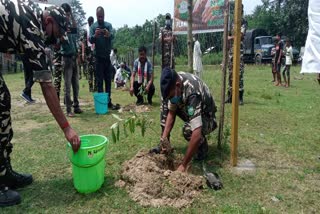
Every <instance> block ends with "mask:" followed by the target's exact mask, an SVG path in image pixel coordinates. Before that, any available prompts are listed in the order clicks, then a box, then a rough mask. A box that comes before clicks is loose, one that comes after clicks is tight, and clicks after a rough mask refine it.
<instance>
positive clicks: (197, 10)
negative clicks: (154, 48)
mask: <svg viewBox="0 0 320 214" xmlns="http://www.w3.org/2000/svg"><path fill="white" fill-rule="evenodd" d="M226 1H227V0H193V10H192V31H193V32H194V33H208V32H219V31H223V25H224V17H223V13H224V9H225V5H226ZM188 15H189V14H188V1H187V0H175V1H174V32H175V34H186V33H187V28H188V27H187V26H188V22H187V21H188Z"/></svg>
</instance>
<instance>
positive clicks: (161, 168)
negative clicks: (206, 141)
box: [116, 151, 205, 208]
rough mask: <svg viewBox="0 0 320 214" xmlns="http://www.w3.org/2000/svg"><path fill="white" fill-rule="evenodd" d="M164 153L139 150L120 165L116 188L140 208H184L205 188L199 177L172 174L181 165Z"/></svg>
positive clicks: (176, 158)
mask: <svg viewBox="0 0 320 214" xmlns="http://www.w3.org/2000/svg"><path fill="white" fill-rule="evenodd" d="M181 161H182V156H181V155H178V156H177V155H176V156H175V157H174V158H172V156H171V157H168V158H167V156H165V155H163V154H160V155H158V154H149V153H148V152H147V151H140V152H138V154H137V155H136V156H135V157H134V158H132V159H131V160H129V161H126V162H125V163H124V164H123V168H122V175H121V180H120V181H118V182H117V183H116V186H118V187H125V188H126V189H127V191H128V192H129V195H130V197H131V198H132V199H133V200H134V201H136V202H138V203H139V204H141V205H142V206H153V207H159V206H172V207H177V208H181V207H185V206H188V205H190V204H191V203H192V202H193V200H194V198H195V197H197V196H198V195H199V194H200V192H201V190H202V188H203V187H204V184H205V180H204V178H203V177H202V176H195V175H191V174H186V173H181V172H176V171H172V170H174V169H175V168H177V166H178V165H179V164H180V163H181Z"/></svg>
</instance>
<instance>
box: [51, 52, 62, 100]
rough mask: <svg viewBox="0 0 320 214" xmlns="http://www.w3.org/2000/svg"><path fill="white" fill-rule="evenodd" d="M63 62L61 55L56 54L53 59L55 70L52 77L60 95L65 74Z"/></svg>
mask: <svg viewBox="0 0 320 214" xmlns="http://www.w3.org/2000/svg"><path fill="white" fill-rule="evenodd" d="M61 60H62V56H61V55H60V54H56V53H55V54H54V58H53V64H54V69H53V74H52V76H53V85H54V88H55V89H56V91H57V93H58V94H60V90H61V81H62V73H63V67H62V62H61Z"/></svg>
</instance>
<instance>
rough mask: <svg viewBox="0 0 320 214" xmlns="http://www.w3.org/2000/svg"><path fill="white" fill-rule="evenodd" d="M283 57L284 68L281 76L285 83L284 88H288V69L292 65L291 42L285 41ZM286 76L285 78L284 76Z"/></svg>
mask: <svg viewBox="0 0 320 214" xmlns="http://www.w3.org/2000/svg"><path fill="white" fill-rule="evenodd" d="M284 51H285V56H286V66H285V68H284V69H283V72H282V76H283V79H284V82H285V85H284V86H285V87H290V67H291V65H292V60H293V53H292V45H291V41H290V40H289V39H287V41H286V48H285V50H284ZM286 74H287V76H286Z"/></svg>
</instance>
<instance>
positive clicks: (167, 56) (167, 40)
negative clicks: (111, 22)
mask: <svg viewBox="0 0 320 214" xmlns="http://www.w3.org/2000/svg"><path fill="white" fill-rule="evenodd" d="M165 24H166V26H165V27H164V28H162V29H161V33H160V38H159V39H160V41H161V46H162V64H161V67H162V69H164V68H166V67H169V68H171V69H174V67H175V59H174V51H173V43H174V41H175V37H174V36H173V32H172V20H171V15H170V13H167V14H166V22H165ZM168 112H169V109H168V100H165V99H163V98H162V97H161V105H160V125H161V129H162V132H163V130H164V126H165V123H166V118H167V115H168Z"/></svg>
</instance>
